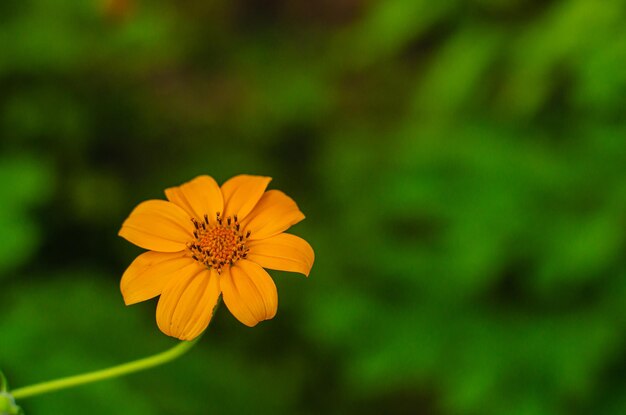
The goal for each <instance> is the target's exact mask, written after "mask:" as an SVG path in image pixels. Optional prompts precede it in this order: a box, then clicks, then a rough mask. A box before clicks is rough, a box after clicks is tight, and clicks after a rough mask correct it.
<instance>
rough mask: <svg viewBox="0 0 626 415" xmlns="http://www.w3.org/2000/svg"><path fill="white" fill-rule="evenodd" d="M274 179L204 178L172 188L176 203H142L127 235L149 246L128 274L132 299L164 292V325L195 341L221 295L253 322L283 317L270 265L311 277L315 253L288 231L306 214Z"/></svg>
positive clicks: (159, 313)
mask: <svg viewBox="0 0 626 415" xmlns="http://www.w3.org/2000/svg"><path fill="white" fill-rule="evenodd" d="M270 180H271V178H269V177H262V176H249V175H240V176H235V177H233V178H231V179H230V180H228V181H226V182H225V183H224V184H223V185H222V187H221V188H220V187H219V186H218V185H217V183H216V182H215V180H214V179H213V178H212V177H209V176H199V177H196V178H195V179H193V180H191V181H190V182H187V183H184V184H183V185H181V186H179V187H171V188H169V189H166V190H165V195H166V197H167V199H168V201H165V200H148V201H146V202H143V203H140V204H139V205H138V206H137V207H136V208H135V209H134V210H133V211H132V213H131V214H130V216H129V217H128V219H126V221H124V224H123V225H122V229H121V230H120V232H119V235H120V236H122V237H123V238H125V239H126V240H128V241H130V242H132V243H133V244H135V245H138V246H140V247H142V248H144V249H148V250H150V251H149V252H145V253H143V254H141V255H139V256H138V257H137V258H136V259H135V260H134V261H133V263H132V264H131V265H130V266H129V267H128V269H127V270H126V272H124V275H123V276H122V280H121V284H120V286H121V290H122V295H123V296H124V302H125V303H126V304H127V305H130V304H135V303H138V302H141V301H145V300H148V299H151V298H154V297H156V296H158V295H160V296H161V297H160V298H159V302H158V305H157V310H156V319H157V324H158V326H159V328H160V329H161V331H162V332H163V333H165V334H167V335H169V336H173V337H177V338H179V339H181V340H192V339H194V338H195V337H197V336H198V335H199V334H200V333H202V332H203V331H204V329H206V327H207V326H208V324H209V321H210V320H211V316H212V315H213V309H214V308H215V306H216V304H217V301H218V298H219V296H220V294H221V295H222V298H223V300H224V303H225V304H226V306H227V307H228V309H229V310H230V311H231V313H233V315H234V316H235V317H236V318H237V319H238V320H239V321H241V322H242V323H243V324H245V325H247V326H250V327H252V326H255V325H256V324H257V323H258V322H259V321H262V320H268V319H271V318H273V317H274V316H275V315H276V310H277V307H278V295H277V292H276V285H275V284H274V281H273V280H272V278H271V277H270V276H269V275H268V273H267V272H266V271H265V270H264V269H263V268H269V269H275V270H283V271H291V272H299V273H302V274H304V275H306V276H308V275H309V272H310V270H311V266H312V265H313V260H314V254H313V249H312V248H311V246H310V245H309V244H308V243H307V242H306V241H305V240H304V239H302V238H299V237H297V236H295V235H291V234H288V233H284V232H285V231H286V230H287V229H288V228H289V227H290V226H292V225H294V224H296V223H298V222H300V221H301V220H302V219H304V215H303V214H302V212H300V210H299V209H298V206H297V205H296V203H295V202H294V201H293V200H292V199H291V198H290V197H288V196H287V195H285V194H284V193H283V192H281V191H278V190H268V191H266V190H265V189H266V187H267V185H268V184H269V182H270Z"/></svg>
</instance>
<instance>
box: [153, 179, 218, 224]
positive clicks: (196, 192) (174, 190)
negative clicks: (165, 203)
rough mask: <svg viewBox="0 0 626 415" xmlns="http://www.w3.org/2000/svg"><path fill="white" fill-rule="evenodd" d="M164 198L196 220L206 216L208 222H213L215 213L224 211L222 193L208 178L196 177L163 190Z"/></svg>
mask: <svg viewBox="0 0 626 415" xmlns="http://www.w3.org/2000/svg"><path fill="white" fill-rule="evenodd" d="M165 196H167V199H168V200H169V201H170V202H172V203H175V204H176V205H178V206H180V207H181V208H183V209H184V210H185V211H186V212H187V213H188V214H189V216H191V217H194V218H196V219H202V218H203V217H204V215H208V217H209V220H211V221H213V220H215V214H216V213H217V212H220V213H221V212H223V211H224V201H223V199H222V192H221V190H220V187H219V186H218V185H217V182H216V181H215V180H214V179H213V178H212V177H210V176H206V175H204V176H198V177H196V178H195V179H193V180H191V181H189V182H187V183H183V184H182V185H180V186H178V187H170V188H169V189H165Z"/></svg>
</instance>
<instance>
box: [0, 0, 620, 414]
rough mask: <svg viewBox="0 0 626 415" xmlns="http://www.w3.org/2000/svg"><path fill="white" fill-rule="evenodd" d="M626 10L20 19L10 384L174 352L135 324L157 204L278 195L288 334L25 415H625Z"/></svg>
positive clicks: (507, 1) (280, 278)
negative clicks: (123, 288) (292, 270)
mask: <svg viewBox="0 0 626 415" xmlns="http://www.w3.org/2000/svg"><path fill="white" fill-rule="evenodd" d="M625 6H626V1H624V0H607V1H595V0H567V1H557V0H554V1H547V2H546V1H539V0H535V1H521V0H471V1H458V0H456V1H443V2H428V1H425V0H387V1H375V0H341V1H331V0H320V1H316V2H309V1H305V0H295V1H286V0H271V1H265V2H232V1H224V0H213V1H197V0H190V1H186V2H171V1H169V2H168V1H155V2H139V1H138V0H100V1H97V0H93V1H87V2H57V1H52V0H25V1H22V2H2V3H0V45H2V46H1V47H0V137H1V139H0V193H1V194H2V205H1V207H0V239H1V240H2V241H4V242H3V244H2V248H3V249H2V250H0V281H1V282H2V286H1V289H0V333H1V334H0V367H1V368H2V370H3V371H4V372H5V373H6V375H7V377H8V378H9V382H10V383H11V385H13V386H22V385H26V384H29V383H33V382H36V381H41V380H45V379H49V378H51V377H57V376H61V375H69V374H74V373H79V372H82V371H86V370H90V369H98V368H102V367H106V366H108V365H111V364H114V363H118V362H122V361H125V360H128V359H133V358H136V357H140V356H144V355H147V354H149V353H153V352H157V351H160V350H163V349H164V348H166V347H168V346H169V345H170V344H172V343H173V342H172V341H171V340H170V339H168V338H166V337H165V336H164V335H162V334H161V333H160V332H159V331H158V329H157V327H156V324H155V323H154V305H155V303H154V302H149V303H145V304H140V305H136V306H133V307H131V308H126V307H124V306H123V303H122V300H121V295H120V294H119V292H118V281H119V277H120V276H121V274H122V272H123V270H124V268H125V266H127V265H128V264H129V263H130V261H131V260H132V258H133V257H134V256H135V255H137V254H138V253H139V252H140V251H139V250H138V249H136V248H134V247H132V246H130V244H128V243H126V242H124V241H122V240H120V239H119V238H117V236H116V233H117V230H118V228H119V225H120V224H121V222H122V221H123V219H124V218H125V216H126V215H127V214H128V213H129V212H130V210H131V209H132V207H133V206H134V205H135V204H137V203H138V202H139V201H141V200H144V199H147V198H160V197H162V194H161V193H160V189H164V188H165V187H168V186H171V185H175V184H178V183H181V182H183V181H185V180H188V179H190V178H192V177H193V176H194V175H197V174H201V173H207V174H211V175H213V176H214V177H216V179H218V181H223V180H225V179H227V178H228V177H230V176H232V175H234V174H238V173H244V172H245V173H256V174H268V175H271V176H273V177H274V184H273V185H272V186H273V187H275V188H280V189H282V190H284V191H286V192H287V193H288V194H290V195H291V196H293V197H294V199H295V200H297V201H298V203H299V205H300V207H301V208H302V210H303V211H304V212H305V214H307V220H306V221H305V222H303V223H302V224H300V225H298V226H297V228H296V229H295V230H294V232H295V233H298V234H299V235H302V236H303V237H305V238H306V239H308V240H310V241H311V243H312V245H313V246H314V248H315V250H316V257H317V259H316V264H315V266H314V269H313V272H312V274H311V277H310V279H308V280H305V279H304V278H301V277H299V276H295V275H289V274H287V273H279V272H273V273H272V274H273V275H274V276H275V277H276V282H277V285H278V289H279V292H280V297H281V299H280V311H279V313H278V315H277V317H276V318H275V319H274V320H272V321H269V322H265V323H262V324H260V325H259V326H258V327H256V328H254V329H252V330H249V329H247V328H245V327H244V326H242V325H241V324H239V323H237V322H236V320H235V319H234V318H233V317H232V316H230V315H229V314H228V312H227V311H226V310H225V309H224V308H223V309H220V310H219V311H218V313H217V316H216V318H215V320H214V322H213V323H212V324H211V326H210V327H209V330H208V332H207V335H206V337H205V338H203V339H202V341H201V343H200V344H199V345H198V346H197V348H196V349H195V350H194V351H192V352H191V353H190V354H189V355H187V356H185V357H184V358H182V359H180V361H177V362H176V363H172V364H170V365H168V366H164V367H162V368H158V369H155V370H152V371H150V372H146V373H142V374H137V375H133V376H129V377H127V378H123V379H118V380H114V381H109V382H103V383H101V384H97V385H90V386H85V387H81V388H79V389H76V390H68V391H63V392H59V393H57V394H51V395H46V396H41V397H37V398H32V399H29V400H24V402H19V404H20V405H22V406H23V407H24V409H25V410H26V412H27V413H28V414H52V413H66V414H70V413H77V414H78V413H81V414H82V413H90V414H92V415H98V414H111V413H120V412H123V413H127V414H172V413H176V414H197V413H221V414H241V413H272V414H279V413H284V414H288V413H289V414H291V413H301V414H317V413H333V414H345V413H360V414H363V413H371V414H378V413H407V414H414V413H420V414H442V415H451V414H463V415H465V414H468V415H469V414H480V415H490V414H528V415H534V414H590V413H594V414H596V413H597V414H624V413H626V395H625V394H624V390H625V388H626V355H625V354H624V351H625V350H626V260H625V255H624V252H625V247H626V232H625V230H626V172H625V169H624V166H625V165H626V142H625V137H626V122H625V120H626V113H625V109H626V71H625V70H624V67H625V63H626V25H624V21H626V20H625V19H626V7H625Z"/></svg>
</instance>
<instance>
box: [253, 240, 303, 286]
mask: <svg viewBox="0 0 626 415" xmlns="http://www.w3.org/2000/svg"><path fill="white" fill-rule="evenodd" d="M248 247H249V248H250V251H249V252H248V259H249V260H250V261H253V262H256V263H257V264H259V265H260V266H262V267H264V268H269V269H276V270H279V271H290V272H299V273H301V274H304V275H306V276H307V277H308V276H309V272H311V267H312V266H313V261H314V260H315V253H314V252H313V248H311V245H309V243H308V242H307V241H305V240H304V239H302V238H300V237H297V236H295V235H291V234H288V233H281V234H278V235H275V236H272V237H271V238H267V239H262V240H260V241H251V242H250V243H249V244H248Z"/></svg>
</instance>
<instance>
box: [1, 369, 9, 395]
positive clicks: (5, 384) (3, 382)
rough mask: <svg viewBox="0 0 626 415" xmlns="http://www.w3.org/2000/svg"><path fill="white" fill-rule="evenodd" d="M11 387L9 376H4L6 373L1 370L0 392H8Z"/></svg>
mask: <svg viewBox="0 0 626 415" xmlns="http://www.w3.org/2000/svg"><path fill="white" fill-rule="evenodd" d="M7 389H9V383H8V382H7V377H6V376H4V373H2V371H1V370H0V392H6V391H7Z"/></svg>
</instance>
